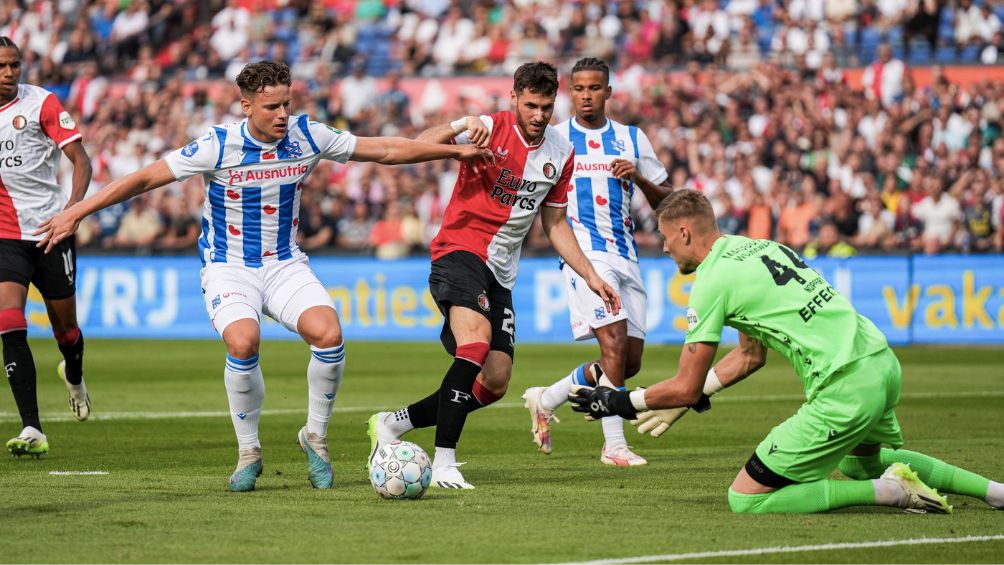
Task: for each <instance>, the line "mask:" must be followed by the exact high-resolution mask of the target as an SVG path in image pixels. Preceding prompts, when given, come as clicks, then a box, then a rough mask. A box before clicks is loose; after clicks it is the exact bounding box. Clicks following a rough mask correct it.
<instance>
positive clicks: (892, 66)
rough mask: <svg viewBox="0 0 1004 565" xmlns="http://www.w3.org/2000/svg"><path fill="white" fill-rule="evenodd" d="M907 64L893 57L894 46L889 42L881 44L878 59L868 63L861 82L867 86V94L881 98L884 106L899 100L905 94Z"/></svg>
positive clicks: (874, 97) (870, 96) (872, 97)
mask: <svg viewBox="0 0 1004 565" xmlns="http://www.w3.org/2000/svg"><path fill="white" fill-rule="evenodd" d="M905 72H906V66H905V65H904V64H903V61H900V60H899V59H895V58H893V54H892V48H891V47H890V46H889V44H888V43H883V44H882V45H879V48H878V60H877V61H875V62H874V63H872V64H870V65H868V68H867V69H865V73H864V75H863V76H862V77H861V83H862V84H863V85H864V87H865V96H867V97H868V98H869V99H875V100H879V101H880V102H881V103H882V105H883V106H886V107H889V106H892V105H893V104H895V103H896V102H898V101H899V99H900V97H901V96H902V95H903V75H904V73H905Z"/></svg>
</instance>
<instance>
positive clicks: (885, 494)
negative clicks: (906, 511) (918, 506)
mask: <svg viewBox="0 0 1004 565" xmlns="http://www.w3.org/2000/svg"><path fill="white" fill-rule="evenodd" d="M872 488H874V489H875V504H877V505H879V506H897V507H899V508H906V505H907V504H909V502H910V497H909V495H907V494H906V491H904V490H903V488H902V487H900V486H899V485H898V484H897V483H896V482H895V481H890V480H888V479H872Z"/></svg>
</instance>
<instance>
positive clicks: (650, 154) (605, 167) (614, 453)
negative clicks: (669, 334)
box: [523, 58, 672, 466]
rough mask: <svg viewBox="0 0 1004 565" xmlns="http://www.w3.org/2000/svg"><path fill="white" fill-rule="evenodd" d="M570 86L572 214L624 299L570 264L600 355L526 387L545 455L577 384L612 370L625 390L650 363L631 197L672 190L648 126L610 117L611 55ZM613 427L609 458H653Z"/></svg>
mask: <svg viewBox="0 0 1004 565" xmlns="http://www.w3.org/2000/svg"><path fill="white" fill-rule="evenodd" d="M570 91H571V92H570V94H571V98H572V104H573V106H574V108H575V115H574V116H573V117H572V118H570V119H568V120H566V121H564V122H562V123H560V124H558V126H557V127H556V129H557V130H558V131H559V132H560V133H561V134H562V135H564V136H566V137H567V138H568V140H569V141H571V142H572V145H573V146H574V148H575V169H574V170H573V172H572V186H573V187H574V194H569V197H568V222H569V223H570V224H571V226H572V231H573V232H574V233H575V237H576V238H577V239H578V241H579V246H580V247H582V250H583V251H584V252H585V254H586V256H587V257H588V258H589V260H590V261H591V262H592V264H593V267H594V268H595V269H596V271H597V272H598V273H599V274H600V276H601V277H603V278H604V279H605V280H606V281H607V282H608V283H610V285H611V286H613V287H614V288H615V289H616V290H617V292H618V293H620V295H621V303H622V305H623V307H622V308H621V311H620V313H619V314H617V315H611V314H610V312H608V311H606V309H605V308H604V307H603V303H602V302H597V300H596V298H595V295H592V293H591V292H590V291H589V288H588V287H586V286H585V285H584V284H582V281H581V280H579V277H578V276H577V275H576V274H575V272H574V271H573V270H571V269H569V268H568V266H566V265H562V272H563V273H564V275H565V282H566V289H565V290H566V292H567V294H568V303H569V315H570V321H571V325H572V334H573V335H574V336H575V339H576V340H584V339H590V338H592V337H596V340H597V341H598V342H599V345H600V359H599V360H598V361H589V362H587V363H584V364H582V365H580V366H578V367H576V368H575V369H574V370H573V371H572V372H571V374H569V375H568V376H567V377H564V378H563V379H561V380H559V381H558V382H556V383H554V384H553V385H551V386H550V387H533V388H530V389H527V391H526V393H525V394H524V395H523V398H524V399H526V407H527V408H529V409H530V417H531V420H532V422H533V424H532V432H533V440H534V443H536V444H537V445H538V446H539V447H540V451H541V452H543V453H545V454H547V453H550V452H551V432H550V421H551V420H552V419H554V410H555V409H557V408H558V406H560V405H561V404H563V403H564V402H565V400H566V399H567V396H568V392H569V390H570V388H571V386H572V385H573V384H580V385H587V384H588V385H595V384H596V383H597V380H598V379H601V378H602V381H601V382H602V383H603V384H608V385H609V386H613V387H617V388H623V387H624V380H625V379H627V378H630V377H632V376H634V375H635V374H637V373H638V371H639V370H640V369H641V355H642V351H643V349H644V346H645V310H646V307H647V298H646V294H645V286H644V285H643V283H642V280H641V271H640V269H639V268H638V246H637V245H636V244H635V240H634V221H633V220H632V219H631V199H632V196H633V195H634V191H635V188H636V187H637V188H638V189H640V190H641V193H642V195H644V197H645V199H646V200H647V201H648V203H649V204H650V205H651V206H652V208H653V209H654V208H656V207H657V206H658V205H659V202H661V201H662V199H663V198H664V197H666V196H667V195H668V194H669V193H670V192H671V190H672V189H671V188H670V187H669V184H668V183H667V177H668V175H667V173H666V168H665V167H664V166H663V165H662V163H660V162H659V160H658V159H657V158H656V156H655V152H654V151H653V149H652V144H651V143H650V142H649V140H648V137H646V136H645V132H643V131H641V129H639V128H638V127H636V126H629V125H624V124H621V123H618V122H615V121H613V120H611V119H609V118H607V116H606V102H607V100H608V99H609V98H610V95H611V94H612V89H611V88H610V69H609V68H608V67H607V65H606V63H604V62H603V61H601V60H599V59H593V58H586V59H581V60H579V61H578V62H577V63H576V64H575V66H574V67H573V68H572V75H571V86H570ZM590 295H592V296H590ZM603 435H604V439H605V441H604V444H603V448H602V450H601V454H600V461H602V462H603V463H605V464H608V465H617V466H633V465H644V464H645V463H646V461H645V459H644V458H643V457H641V456H639V455H637V454H635V453H633V452H632V451H631V450H630V449H629V448H628V446H627V442H626V440H625V439H624V422H623V420H622V419H621V418H620V417H616V416H614V417H610V418H604V419H603Z"/></svg>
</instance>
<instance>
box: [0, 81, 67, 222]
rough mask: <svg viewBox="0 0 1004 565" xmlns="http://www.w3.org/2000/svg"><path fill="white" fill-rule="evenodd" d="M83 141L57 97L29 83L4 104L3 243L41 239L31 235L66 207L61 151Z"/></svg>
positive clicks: (0, 153)
mask: <svg viewBox="0 0 1004 565" xmlns="http://www.w3.org/2000/svg"><path fill="white" fill-rule="evenodd" d="M80 138H81V135H80V130H78V129H77V124H76V123H75V122H74V121H73V118H72V117H70V114H69V112H67V111H66V110H65V109H63V105H62V104H60V102H59V99H58V98H56V95H55V94H53V93H51V92H49V91H48V90H45V89H44V88H40V87H37V86H32V85H30V84H21V85H18V89H17V96H15V97H14V99H13V100H11V101H10V102H8V103H7V104H4V105H3V106H0V239H18V240H28V241H38V240H39V239H41V238H40V236H34V235H32V233H33V232H34V231H36V230H37V229H38V225H39V224H40V223H42V222H43V221H45V220H47V219H49V218H51V217H52V216H54V215H56V214H57V213H58V212H59V211H60V210H62V209H63V207H64V206H66V202H67V200H69V195H68V194H66V193H65V192H64V191H63V188H62V187H61V186H60V185H59V183H58V182H57V180H56V172H57V171H58V170H59V156H60V154H61V153H62V151H60V150H61V149H62V148H63V147H65V146H66V145H67V144H69V143H73V142H74V141H78V140H79V139H80Z"/></svg>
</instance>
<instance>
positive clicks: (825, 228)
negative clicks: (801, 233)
mask: <svg viewBox="0 0 1004 565" xmlns="http://www.w3.org/2000/svg"><path fill="white" fill-rule="evenodd" d="M857 253H858V252H857V250H856V249H854V247H853V246H851V245H849V244H848V243H845V242H844V241H841V239H840V232H839V231H837V226H836V225H835V224H833V223H831V222H826V223H824V224H823V225H821V226H819V237H817V238H816V239H813V240H812V241H810V242H809V243H808V244H806V246H805V249H803V250H802V255H803V256H804V257H805V258H806V259H815V258H816V257H839V258H844V257H853V256H854V255H857Z"/></svg>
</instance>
